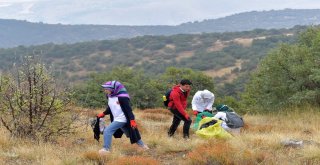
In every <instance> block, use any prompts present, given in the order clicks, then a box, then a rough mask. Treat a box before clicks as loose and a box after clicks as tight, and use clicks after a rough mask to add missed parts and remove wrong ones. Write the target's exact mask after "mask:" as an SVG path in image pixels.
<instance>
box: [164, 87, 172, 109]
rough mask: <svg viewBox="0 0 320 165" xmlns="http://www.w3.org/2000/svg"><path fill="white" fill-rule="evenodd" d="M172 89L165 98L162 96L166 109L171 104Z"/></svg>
mask: <svg viewBox="0 0 320 165" xmlns="http://www.w3.org/2000/svg"><path fill="white" fill-rule="evenodd" d="M171 91H172V89H170V90H168V91H167V92H166V93H165V94H164V95H163V96H162V99H163V105H164V106H165V107H168V104H169V102H170V93H171Z"/></svg>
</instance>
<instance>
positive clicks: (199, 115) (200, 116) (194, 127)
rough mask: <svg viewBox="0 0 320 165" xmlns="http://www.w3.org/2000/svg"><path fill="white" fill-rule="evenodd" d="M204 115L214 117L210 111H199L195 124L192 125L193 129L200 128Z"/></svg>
mask: <svg viewBox="0 0 320 165" xmlns="http://www.w3.org/2000/svg"><path fill="white" fill-rule="evenodd" d="M203 116H205V117H213V114H212V113H210V112H201V113H198V115H197V117H196V120H195V122H194V124H193V127H192V129H193V130H198V126H199V122H200V120H201V119H202V117H203Z"/></svg>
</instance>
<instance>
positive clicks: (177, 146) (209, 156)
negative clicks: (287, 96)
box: [0, 107, 320, 165]
mask: <svg viewBox="0 0 320 165" xmlns="http://www.w3.org/2000/svg"><path fill="white" fill-rule="evenodd" d="M73 109H74V110H75V111H77V112H78V114H80V115H81V116H82V119H83V122H86V120H87V119H89V118H90V117H94V116H95V115H96V114H97V113H99V112H102V111H103V109H96V110H90V109H82V108H76V107H75V108H73ZM318 111H319V110H316V109H312V108H306V109H304V110H303V111H302V112H301V111H298V110H297V109H292V110H291V113H286V112H281V113H278V114H269V115H245V116H243V117H244V120H245V122H246V125H245V127H244V128H243V130H242V131H241V134H240V135H236V136H234V137H233V138H231V139H228V140H217V139H210V140H205V139H201V138H199V137H198V136H197V135H195V134H194V133H193V132H192V131H191V139H190V140H189V141H186V140H184V139H183V138H182V123H181V125H180V126H179V128H178V130H177V132H176V134H175V136H174V137H172V138H168V137H167V130H168V128H169V126H170V124H171V120H172V116H171V114H170V112H169V111H167V110H165V109H147V110H143V111H140V110H135V111H134V113H135V114H136V118H137V123H138V127H139V129H140V130H141V135H142V140H143V141H144V142H145V143H146V144H148V145H149V147H150V150H147V151H144V150H142V149H141V148H140V147H138V146H137V145H132V144H130V142H129V140H128V139H127V138H125V137H123V138H122V139H113V142H112V146H113V148H112V153H110V154H108V155H104V156H101V155H99V154H98V150H99V149H100V148H101V146H102V139H101V140H100V142H96V141H95V140H94V139H93V133H92V130H91V128H90V127H89V126H83V128H80V129H79V132H78V134H76V135H71V136H69V137H59V138H58V139H56V140H55V142H52V143H44V142H38V143H35V142H32V141H30V140H24V139H15V138H12V137H10V135H9V133H8V132H7V131H6V130H5V129H4V128H1V129H0V164H36V165H37V164H39V165H40V164H41V165H42V164H49V165H56V164H57V165H60V164H71V165H72V164H88V165H91V164H97V165H98V164H152V165H153V164H196V165H198V164H200V165H201V164H284V165H291V164H319V163H320V133H319V129H320V128H319V127H320V112H318ZM286 139H296V140H303V141H304V145H303V147H285V146H284V145H282V144H281V142H282V141H283V140H286Z"/></svg>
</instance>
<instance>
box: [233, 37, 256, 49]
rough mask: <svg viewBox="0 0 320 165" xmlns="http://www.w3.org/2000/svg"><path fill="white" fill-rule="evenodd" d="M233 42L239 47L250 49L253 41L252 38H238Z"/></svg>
mask: <svg viewBox="0 0 320 165" xmlns="http://www.w3.org/2000/svg"><path fill="white" fill-rule="evenodd" d="M233 41H234V42H235V43H237V44H239V45H242V46H243V47H250V46H251V44H252V41H253V39H252V38H236V39H234V40H233Z"/></svg>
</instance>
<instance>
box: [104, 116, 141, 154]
mask: <svg viewBox="0 0 320 165" xmlns="http://www.w3.org/2000/svg"><path fill="white" fill-rule="evenodd" d="M126 124H127V123H124V122H118V121H113V122H111V123H110V124H109V125H108V126H107V127H105V128H104V131H103V140H104V143H103V148H105V149H106V150H110V149H111V141H112V135H113V134H114V133H115V132H116V131H117V129H119V128H120V129H121V130H122V131H123V132H124V133H125V135H126V136H127V137H130V136H129V130H128V128H127V127H125V126H126ZM137 144H138V145H139V146H141V147H143V146H144V143H143V141H142V140H141V139H140V140H139V141H138V142H137Z"/></svg>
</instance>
